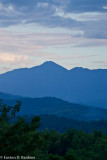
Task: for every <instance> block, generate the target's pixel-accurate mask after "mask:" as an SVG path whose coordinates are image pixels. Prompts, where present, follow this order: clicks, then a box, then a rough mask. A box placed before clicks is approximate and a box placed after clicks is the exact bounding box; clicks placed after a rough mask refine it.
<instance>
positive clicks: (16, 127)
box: [0, 103, 107, 160]
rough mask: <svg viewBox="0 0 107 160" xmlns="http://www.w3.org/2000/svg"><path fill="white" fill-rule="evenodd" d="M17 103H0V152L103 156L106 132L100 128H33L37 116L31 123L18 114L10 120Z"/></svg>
mask: <svg viewBox="0 0 107 160" xmlns="http://www.w3.org/2000/svg"><path fill="white" fill-rule="evenodd" d="M19 106H20V103H17V104H16V105H15V107H13V108H11V107H8V106H7V105H5V106H4V105H2V104H1V105H0V108H1V110H0V112H1V115H0V155H6V156H22V155H23V156H34V157H35V159H36V160H106V159H107V136H106V135H104V134H102V131H97V130H95V131H94V133H90V134H86V133H85V132H83V131H77V130H75V129H72V130H70V129H68V130H67V131H66V132H65V133H63V134H60V133H59V132H56V131H55V130H51V131H48V130H46V131H37V128H38V127H39V124H40V117H38V116H36V117H34V118H33V119H32V121H31V123H28V122H26V121H25V120H24V118H21V117H19V118H18V119H17V120H16V122H15V123H14V124H10V123H9V119H11V118H12V116H14V115H15V114H16V112H17V111H19ZM9 109H10V110H9ZM13 111H15V112H14V114H12V116H10V115H11V113H13ZM4 113H5V114H4Z"/></svg>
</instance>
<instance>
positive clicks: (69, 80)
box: [0, 61, 107, 108]
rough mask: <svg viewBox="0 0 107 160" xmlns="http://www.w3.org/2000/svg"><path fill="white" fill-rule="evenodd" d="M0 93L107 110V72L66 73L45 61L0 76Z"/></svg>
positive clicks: (80, 70) (78, 69)
mask: <svg viewBox="0 0 107 160" xmlns="http://www.w3.org/2000/svg"><path fill="white" fill-rule="evenodd" d="M0 92H6V93H10V94H14V95H20V96H24V97H32V98H36V97H47V96H51V97H57V98H61V99H63V100H66V101H69V102H73V103H79V104H84V105H93V106H98V107H102V108H107V69H98V70H89V69H86V68H85V69H84V68H81V67H79V68H78V67H76V68H74V69H71V70H67V69H65V68H64V67H62V66H60V65H58V64H56V63H54V62H52V61H49V62H45V63H43V64H42V65H39V66H36V67H32V68H23V69H16V70H13V71H9V72H6V73H4V74H1V75H0Z"/></svg>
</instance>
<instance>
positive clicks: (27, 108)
mask: <svg viewBox="0 0 107 160" xmlns="http://www.w3.org/2000/svg"><path fill="white" fill-rule="evenodd" d="M16 100H20V101H22V106H21V110H20V113H19V114H20V115H29V116H30V115H40V114H56V115H57V116H63V117H66V118H72V119H77V120H85V121H87V120H99V119H107V110H106V109H100V108H95V107H87V106H84V105H79V104H73V103H68V102H66V101H63V100H61V99H58V98H52V97H45V98H17V99H14V100H4V103H6V104H10V105H14V104H15V102H16Z"/></svg>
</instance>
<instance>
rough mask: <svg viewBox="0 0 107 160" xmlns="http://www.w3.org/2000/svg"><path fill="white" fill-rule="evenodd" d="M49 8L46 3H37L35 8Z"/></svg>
mask: <svg viewBox="0 0 107 160" xmlns="http://www.w3.org/2000/svg"><path fill="white" fill-rule="evenodd" d="M48 6H49V4H48V3H38V4H37V7H38V8H39V7H48Z"/></svg>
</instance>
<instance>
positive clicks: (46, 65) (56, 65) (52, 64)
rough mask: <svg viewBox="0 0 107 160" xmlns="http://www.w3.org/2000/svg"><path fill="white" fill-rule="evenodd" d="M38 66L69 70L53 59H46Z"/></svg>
mask: <svg viewBox="0 0 107 160" xmlns="http://www.w3.org/2000/svg"><path fill="white" fill-rule="evenodd" d="M36 67H40V68H42V69H49V70H53V69H55V70H56V69H58V70H67V69H66V68H64V67H63V66H61V65H59V64H57V63H55V62H53V61H46V62H44V63H43V64H41V65H39V66H36Z"/></svg>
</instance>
